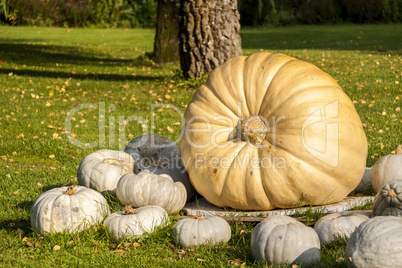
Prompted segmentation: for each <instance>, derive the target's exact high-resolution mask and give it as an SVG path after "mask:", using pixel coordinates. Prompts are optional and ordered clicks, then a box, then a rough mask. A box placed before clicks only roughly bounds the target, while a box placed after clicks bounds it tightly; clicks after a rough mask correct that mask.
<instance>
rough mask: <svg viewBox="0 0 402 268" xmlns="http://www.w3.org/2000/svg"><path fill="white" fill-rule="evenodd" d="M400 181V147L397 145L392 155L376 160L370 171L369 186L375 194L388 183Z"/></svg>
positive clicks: (401, 166)
mask: <svg viewBox="0 0 402 268" xmlns="http://www.w3.org/2000/svg"><path fill="white" fill-rule="evenodd" d="M400 179H402V145H398V147H396V149H395V153H394V154H388V155H385V156H383V157H381V158H380V159H378V160H377V161H376V162H375V163H374V165H373V168H372V169H371V185H372V186H373V189H374V191H375V192H376V193H378V191H380V190H381V188H382V187H383V186H384V185H385V184H387V183H388V182H390V181H393V180H400Z"/></svg>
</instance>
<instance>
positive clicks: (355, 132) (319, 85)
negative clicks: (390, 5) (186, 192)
mask: <svg viewBox="0 0 402 268" xmlns="http://www.w3.org/2000/svg"><path fill="white" fill-rule="evenodd" d="M184 119H185V124H184V126H183V128H182V133H181V136H182V138H181V139H180V149H181V153H182V154H181V155H182V159H183V163H184V165H185V167H186V169H187V172H188V173H189V175H190V180H191V183H192V185H193V186H194V188H195V189H196V190H197V192H198V193H200V194H201V195H202V196H204V197H205V199H207V200H208V201H209V202H210V203H212V204H214V205H216V206H220V207H231V208H235V209H242V210H243V209H244V210H267V209H273V208H285V207H294V206H302V205H308V204H312V205H322V204H328V203H334V202H339V201H341V200H343V199H344V198H345V197H346V196H347V195H348V194H349V193H350V192H351V191H352V190H353V189H354V188H355V187H356V186H357V185H358V184H359V182H360V180H361V178H362V176H363V173H364V170H365V167H366V157H367V141H366V136H365V133H364V130H363V128H362V123H361V120H360V118H359V115H358V114H357V112H356V109H355V107H354V105H353V103H352V101H351V100H350V99H349V97H348V96H347V95H346V94H345V93H344V92H343V91H342V89H341V88H340V86H339V85H338V84H337V82H336V81H335V80H334V79H333V78H332V77H331V76H330V75H328V74H326V73H325V72H323V71H321V70H320V69H319V68H317V67H316V66H314V65H312V64H310V63H307V62H303V61H300V60H297V59H295V58H292V57H289V56H286V55H283V54H279V53H277V54H272V53H266V52H261V53H256V54H253V55H251V56H248V57H245V56H239V57H234V58H232V59H230V60H228V61H227V62H226V63H224V64H223V65H221V66H219V67H217V68H216V69H215V70H214V71H213V72H212V73H211V74H210V75H209V77H208V80H207V82H206V83H205V84H203V85H201V87H200V88H199V89H198V90H197V92H196V93H195V94H194V97H193V99H192V101H191V102H190V104H189V105H188V107H187V109H186V112H185V115H184Z"/></svg>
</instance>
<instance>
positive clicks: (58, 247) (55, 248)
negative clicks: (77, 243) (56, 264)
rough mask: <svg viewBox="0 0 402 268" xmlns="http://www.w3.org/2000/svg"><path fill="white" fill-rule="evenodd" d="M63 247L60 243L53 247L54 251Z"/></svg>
mask: <svg viewBox="0 0 402 268" xmlns="http://www.w3.org/2000/svg"><path fill="white" fill-rule="evenodd" d="M60 249H61V247H60V246H59V245H55V246H54V247H53V250H54V251H58V250H60Z"/></svg>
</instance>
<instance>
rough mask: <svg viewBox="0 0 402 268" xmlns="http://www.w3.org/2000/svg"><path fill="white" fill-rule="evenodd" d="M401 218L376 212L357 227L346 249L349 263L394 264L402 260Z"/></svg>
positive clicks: (362, 266)
mask: <svg viewBox="0 0 402 268" xmlns="http://www.w3.org/2000/svg"><path fill="white" fill-rule="evenodd" d="M401 245H402V219H401V218H400V217H395V216H378V217H374V218H371V219H368V220H367V221H365V222H363V223H362V224H360V225H359V227H357V229H356V230H355V231H354V232H353V233H352V234H351V235H350V238H349V241H348V244H347V245H346V250H345V262H346V264H347V266H348V267H359V268H379V267H381V268H386V267H389V268H395V267H401V260H402V247H401Z"/></svg>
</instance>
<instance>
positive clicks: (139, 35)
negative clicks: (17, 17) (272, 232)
mask: <svg viewBox="0 0 402 268" xmlns="http://www.w3.org/2000/svg"><path fill="white" fill-rule="evenodd" d="M400 36H402V27H401V25H400V24H395V25H392V24H390V25H336V26H330V25H327V26H290V27H284V28H257V29H253V28H244V29H243V30H242V37H243V49H244V54H245V55H249V54H251V53H254V52H258V51H260V50H266V51H274V52H282V53H286V54H289V55H291V56H294V57H296V58H299V59H302V60H305V61H308V62H311V63H313V64H315V65H317V66H318V67H320V68H322V69H323V70H324V71H326V72H328V73H329V74H330V75H332V76H333V77H334V78H335V79H336V80H337V81H338V83H339V84H340V85H341V87H342V88H343V89H344V91H345V92H346V94H348V96H349V97H350V98H351V99H352V100H353V102H354V104H355V107H356V109H357V111H358V113H359V115H360V117H361V119H362V122H363V123H364V126H365V127H364V130H365V132H366V135H367V139H368V143H369V148H368V149H369V154H368V157H367V165H368V166H371V165H373V164H374V162H375V161H376V160H377V159H378V158H379V157H381V156H383V155H386V154H388V153H390V152H391V151H393V150H394V149H395V147H396V145H397V144H398V143H402V140H401V136H400V133H401V132H402V118H401V112H400V106H401V101H400V98H401V82H402V81H401V80H402V79H401V75H402V69H401V66H402V57H401V54H402V45H401V43H400ZM153 37H154V30H153V29H150V30H148V29H136V30H132V29H129V30H126V29H69V30H67V29H64V28H54V29H52V28H39V27H37V28H35V27H4V26H1V27H0V62H1V63H0V94H1V96H0V129H1V131H0V148H1V149H0V156H1V159H0V178H2V180H1V183H0V207H1V208H2V209H1V211H0V239H1V241H2V243H1V244H0V259H1V261H0V266H2V267H9V266H18V267H20V266H21V267H22V266H28V267H38V266H42V267H54V266H60V267H64V266H65V267H76V266H78V265H80V264H82V265H84V266H86V267H87V266H89V267H95V266H96V267H99V266H101V267H102V266H114V265H116V266H122V267H127V266H132V267H137V266H144V267H145V266H146V267H151V266H174V267H178V266H179V267H180V266H185V267H187V266H190V267H192V266H194V267H201V266H206V267H212V266H222V267H229V266H235V265H241V264H243V263H245V265H246V266H253V267H264V266H265V264H264V263H255V262H253V260H252V257H251V252H250V246H249V240H250V234H251V230H252V228H253V226H252V225H247V224H246V225H244V224H243V225H242V224H241V223H237V224H234V225H233V226H232V231H233V237H232V239H231V241H230V242H229V243H228V244H227V245H219V246H205V247H199V248H195V249H190V250H187V249H181V248H178V247H177V245H176V244H174V242H173V239H172V237H171V234H170V232H169V231H170V228H171V226H168V227H166V228H165V229H162V230H160V231H158V232H157V233H155V234H153V235H151V236H150V237H148V238H146V239H144V240H141V241H139V243H140V244H141V246H140V247H137V248H134V247H133V246H132V243H133V241H130V243H129V241H127V242H123V243H121V244H116V243H115V242H113V240H112V239H111V238H110V235H109V234H108V233H107V232H106V231H105V230H104V229H103V228H102V226H97V227H96V228H93V229H91V230H89V231H86V232H83V233H81V234H79V235H71V234H57V235H46V236H44V237H43V236H40V235H37V234H35V233H34V232H33V231H32V230H31V228H30V221H29V220H30V217H29V212H30V208H31V205H32V203H33V201H34V200H35V198H36V197H38V196H39V195H40V194H41V193H43V192H44V191H46V190H49V189H51V188H53V187H56V186H61V185H70V184H72V183H76V182H77V179H76V170H77V167H78V165H79V163H80V161H81V160H82V159H83V158H84V157H85V156H86V155H88V154H89V153H91V152H93V151H95V150H97V149H101V148H109V149H120V150H121V149H123V148H124V147H125V145H126V144H127V143H128V141H129V140H131V139H132V138H134V137H136V136H139V135H141V134H142V133H144V132H154V133H156V134H160V135H162V136H165V137H167V138H169V139H172V140H176V139H177V138H178V136H179V132H180V128H181V113H183V112H184V110H185V107H186V105H187V104H188V103H189V102H190V100H191V98H192V96H193V94H194V92H195V89H196V88H197V86H198V85H199V84H200V83H201V82H202V80H192V81H184V80H183V79H182V78H181V77H180V76H179V75H178V73H179V66H178V64H168V65H163V66H159V65H157V64H155V63H153V62H152V61H151V60H150V59H149V58H148V56H147V53H148V52H151V51H152V48H153ZM91 104H92V107H90V106H89V105H91ZM166 105H170V107H167V106H166ZM171 107H177V108H178V109H177V110H174V109H172V108H171ZM66 118H67V122H66ZM119 123H120V124H119ZM68 124H71V128H70V127H68ZM69 137H70V139H69ZM71 138H73V139H71ZM70 140H73V141H70ZM74 141H75V143H74ZM93 142H95V143H93ZM91 143H93V144H91ZM85 144H87V146H86V147H85V146H84V145H85ZM319 216H320V215H310V214H308V215H304V217H311V218H313V219H314V218H317V217H319ZM173 222H174V221H173ZM241 230H243V231H241ZM28 242H30V243H28ZM30 245H32V246H30ZM55 245H59V246H60V247H61V249H60V250H58V251H55V250H53V247H54V246H55ZM345 245H346V242H345V241H343V242H342V241H340V242H338V243H335V244H333V245H327V246H323V249H322V261H321V262H322V264H321V265H318V266H322V267H345V264H344V262H342V261H341V260H340V259H339V258H340V257H343V256H344V249H345ZM337 260H338V261H337Z"/></svg>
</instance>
